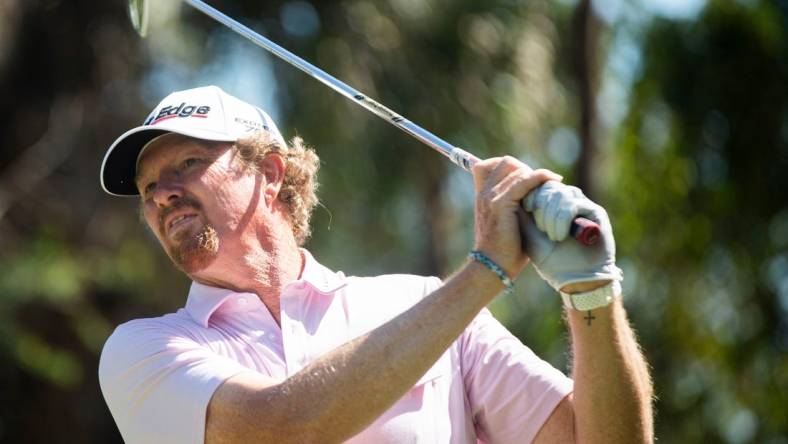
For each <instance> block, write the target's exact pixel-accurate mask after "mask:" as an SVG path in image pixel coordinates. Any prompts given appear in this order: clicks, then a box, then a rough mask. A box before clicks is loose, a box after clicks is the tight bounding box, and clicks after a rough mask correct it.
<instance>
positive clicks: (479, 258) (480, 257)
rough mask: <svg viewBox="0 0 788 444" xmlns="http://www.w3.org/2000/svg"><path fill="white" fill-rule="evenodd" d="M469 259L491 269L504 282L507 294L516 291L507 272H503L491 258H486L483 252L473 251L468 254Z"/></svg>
mask: <svg viewBox="0 0 788 444" xmlns="http://www.w3.org/2000/svg"><path fill="white" fill-rule="evenodd" d="M468 257H469V258H471V259H473V260H475V261H476V262H478V263H480V264H482V265H484V266H485V267H487V268H489V269H490V271H492V272H493V273H495V274H496V275H497V276H498V278H499V279H500V280H501V282H503V285H504V286H505V287H506V289H504V292H505V293H509V292H511V291H512V290H513V289H514V282H513V281H512V279H511V278H509V276H507V275H506V272H505V271H503V268H501V267H499V266H498V264H496V263H495V262H493V261H492V259H490V258H489V257H487V256H485V255H484V253H482V252H481V251H477V250H473V251H471V252H470V254H468Z"/></svg>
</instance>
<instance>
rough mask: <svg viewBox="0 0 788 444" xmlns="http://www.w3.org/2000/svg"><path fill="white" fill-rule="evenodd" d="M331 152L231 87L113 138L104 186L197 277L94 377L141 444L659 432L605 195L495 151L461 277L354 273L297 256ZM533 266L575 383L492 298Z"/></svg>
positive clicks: (108, 353) (126, 336)
mask: <svg viewBox="0 0 788 444" xmlns="http://www.w3.org/2000/svg"><path fill="white" fill-rule="evenodd" d="M317 164H318V162H317V157H316V155H315V154H314V152H312V151H311V150H310V149H307V148H305V147H304V146H303V143H302V142H301V141H300V140H299V139H295V140H294V141H293V143H292V144H290V145H287V144H286V143H285V142H284V140H283V139H282V136H281V135H280V133H279V131H278V130H277V128H276V125H275V124H274V123H273V122H272V121H271V119H270V118H269V117H268V115H267V114H265V113H264V112H263V111H262V110H260V109H258V108H256V107H254V106H252V105H249V104H247V103H244V102H242V101H240V100H239V99H237V98H235V97H232V96H229V95H227V94H226V93H224V92H223V91H221V90H220V89H219V88H216V87H205V88H196V89H192V90H187V91H181V92H176V93H173V94H171V95H169V96H168V97H167V98H165V99H164V100H163V101H162V102H161V103H160V104H159V106H157V107H156V108H155V109H154V111H153V112H152V113H151V115H150V116H149V117H148V119H147V120H146V121H145V124H144V125H143V126H141V127H139V128H135V129H133V130H131V131H129V132H127V133H126V134H124V135H123V136H121V137H120V138H119V139H118V140H117V141H116V142H115V143H114V144H113V145H112V147H110V149H109V151H108V152H107V155H106V157H105V159H104V163H103V165H102V172H101V180H102V185H103V187H104V189H105V190H106V191H108V192H109V193H111V194H115V195H137V194H139V195H140V197H141V200H142V204H141V205H142V214H143V216H144V219H145V221H146V223H147V225H148V226H149V227H150V229H151V231H152V232H153V233H154V234H155V235H156V237H157V238H158V240H159V242H160V243H161V245H162V247H163V248H164V250H165V251H166V252H167V254H168V255H169V256H170V258H171V259H172V261H173V262H174V264H175V265H176V267H178V268H179V269H180V270H181V271H183V272H184V273H186V274H187V275H188V276H189V277H190V278H191V279H192V280H193V284H192V287H191V290H190V292H189V295H188V299H187V301H186V305H185V307H184V308H183V309H180V310H178V311H177V312H176V313H171V314H167V315H164V316H161V317H158V318H151V319H138V320H134V321H131V322H127V323H125V324H123V325H121V326H119V327H118V328H117V329H116V330H115V332H114V333H113V334H112V336H111V337H110V338H109V339H108V340H107V343H106V344H105V347H104V350H103V352H102V356H101V363H100V368H99V378H100V382H101V387H102V391H103V393H104V397H105V399H106V401H107V404H108V406H109V408H110V411H111V412H112V415H113V417H114V418H115V421H116V423H117V424H118V428H119V429H120V432H121V434H122V435H123V438H124V439H125V440H126V442H129V443H149V442H157V443H181V442H183V443H200V442H206V443H211V444H215V443H241V442H275V443H287V442H297V443H336V442H350V443H405V442H425V443H469V442H475V441H477V440H479V441H482V442H495V443H513V442H526V443H527V442H536V443H566V442H584V443H585V442H605V443H611V442H646V441H650V440H651V439H652V418H651V406H650V397H651V385H650V379H649V375H648V370H647V366H646V363H645V361H644V359H643V357H642V355H641V353H640V351H639V348H638V346H637V343H636V341H635V338H634V335H633V333H632V330H631V329H630V327H629V325H628V322H627V320H626V316H625V312H624V309H623V306H622V304H621V302H620V297H619V296H620V292H621V290H620V288H621V287H620V283H619V282H620V280H621V278H622V277H621V272H620V270H619V269H618V268H617V267H616V266H615V258H614V243H613V237H612V230H611V228H610V224H609V222H608V219H607V215H606V213H605V212H604V210H603V209H602V208H601V207H599V206H598V205H596V204H593V203H592V202H590V201H589V200H588V199H586V198H585V197H584V196H583V195H582V193H580V191H579V190H577V189H576V188H573V187H568V186H565V185H562V184H560V177H559V176H557V175H556V174H554V173H551V172H549V171H545V170H536V171H533V170H531V169H530V168H528V167H527V166H526V165H524V164H522V163H520V162H518V161H517V160H515V159H513V158H510V157H506V158H495V159H489V160H485V161H483V162H481V163H479V164H478V165H477V166H476V167H475V168H474V171H473V176H474V182H475V186H476V191H477V199H476V211H475V217H476V241H475V245H474V250H473V252H472V253H471V255H470V256H469V260H468V261H467V262H466V263H465V264H464V265H463V266H462V267H461V268H460V269H459V270H458V271H457V272H455V273H454V274H453V275H452V276H450V277H448V278H446V279H445V280H444V281H443V282H441V281H440V280H439V279H437V278H422V277H417V276H408V275H388V276H379V277H375V278H357V277H345V275H344V274H342V273H341V272H337V273H335V272H333V271H330V270H329V269H327V268H326V267H324V266H322V265H320V264H319V263H318V262H317V261H316V260H315V259H314V258H313V257H312V256H311V254H310V253H309V252H307V251H306V250H304V249H301V248H299V246H300V245H301V244H303V242H304V241H305V240H306V238H307V236H308V233H309V228H308V219H309V214H310V212H311V209H312V207H313V206H314V205H315V203H316V198H315V194H314V191H315V187H316V181H315V173H316V170H317ZM540 186H541V187H540ZM537 188H538V191H534V190H536V189H537ZM532 191H534V192H532ZM526 196H528V197H527V199H526V202H527V205H526V207H527V210H529V211H531V212H532V213H533V215H534V220H535V223H534V222H530V221H529V218H527V217H524V216H525V213H524V210H523V209H522V207H521V204H520V202H521V201H522V199H523V198H525V197H526ZM578 214H582V215H584V216H586V217H588V218H591V219H594V220H596V221H597V222H599V223H600V225H601V226H602V231H603V236H602V240H601V241H600V242H599V244H598V245H596V246H594V247H582V246H580V245H579V244H578V243H577V242H576V241H575V240H573V239H571V238H569V237H568V232H569V225H570V222H571V220H573V219H574V218H575V217H576V215H578ZM521 232H522V233H525V239H524V241H525V244H526V245H527V250H528V252H529V254H530V258H529V256H528V255H526V253H524V252H523V250H522V248H521V245H522V244H523V240H521ZM545 233H546V234H545ZM370 254H374V252H373V251H371V252H370ZM529 259H530V260H532V261H533V262H534V265H535V266H536V267H537V269H538V271H539V273H540V275H541V276H542V277H543V278H545V279H546V280H547V281H548V282H549V283H550V285H552V286H553V287H554V288H556V289H560V290H562V291H563V292H565V293H563V298H564V301H565V303H566V304H567V306H568V308H567V319H568V323H569V325H570V329H571V333H572V356H573V379H574V381H573V380H570V379H568V378H566V377H565V376H564V375H563V374H561V373H560V372H559V371H557V370H555V369H554V368H552V367H551V366H550V365H549V364H547V363H546V362H544V361H542V360H541V359H539V358H538V357H537V356H535V355H534V354H533V353H532V352H531V351H530V350H529V349H528V348H526V347H525V346H524V345H523V344H521V343H520V342H519V341H518V340H517V339H516V338H514V337H513V336H512V335H511V334H510V333H508V332H507V331H506V330H505V329H504V328H503V327H502V326H501V325H500V324H499V323H498V322H497V321H496V320H495V319H493V317H492V316H491V314H490V313H489V311H487V310H486V309H485V308H484V307H485V306H486V305H487V304H488V303H489V302H490V301H491V300H492V299H493V298H494V297H495V296H496V295H497V294H498V293H500V292H501V291H505V290H507V289H510V288H511V285H512V284H511V280H512V279H514V278H516V277H517V276H518V275H519V273H520V272H521V271H522V269H523V268H524V267H525V266H526V265H527V264H528V262H529ZM570 293H571V294H570ZM577 308H579V309H582V311H580V310H576V309H577Z"/></svg>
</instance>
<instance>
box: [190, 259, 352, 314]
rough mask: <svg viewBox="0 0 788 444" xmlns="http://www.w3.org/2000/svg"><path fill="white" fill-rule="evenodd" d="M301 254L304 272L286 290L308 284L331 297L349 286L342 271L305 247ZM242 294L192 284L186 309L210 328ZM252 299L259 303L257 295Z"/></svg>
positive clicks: (195, 283)
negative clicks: (216, 314)
mask: <svg viewBox="0 0 788 444" xmlns="http://www.w3.org/2000/svg"><path fill="white" fill-rule="evenodd" d="M301 254H302V255H303V257H304V269H303V271H302V272H301V278H300V279H298V280H295V281H293V282H290V283H288V284H287V285H285V287H288V286H291V285H293V286H299V285H300V286H302V287H303V286H304V285H308V286H309V287H311V288H312V289H314V290H315V291H316V292H317V293H320V294H323V295H329V294H332V293H334V292H336V291H337V290H339V289H341V288H342V287H344V286H345V285H347V282H346V280H345V275H344V274H343V273H342V272H341V271H340V272H333V271H331V270H330V269H329V268H327V267H325V266H324V265H322V264H320V263H319V262H317V261H316V260H315V258H314V257H313V256H312V254H311V253H309V251H307V250H305V249H303V248H302V249H301ZM241 294H242V293H238V292H235V291H233V290H230V289H227V288H218V287H211V286H209V285H205V284H201V283H199V282H194V281H193V282H192V285H191V288H189V296H188V297H187V298H186V306H185V307H184V308H185V309H186V311H187V312H188V313H189V315H190V316H191V317H192V319H194V320H195V321H196V322H197V323H198V324H200V325H202V326H203V327H205V328H207V327H208V321H209V320H210V319H211V315H213V313H214V312H216V310H218V309H219V307H221V306H222V305H224V304H225V303H226V302H227V301H229V300H230V299H233V296H238V295H241ZM243 294H245V293H243ZM250 296H251V297H252V298H254V299H256V300H258V301H259V298H258V296H257V295H250Z"/></svg>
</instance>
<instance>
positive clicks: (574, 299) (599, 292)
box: [560, 281, 621, 311]
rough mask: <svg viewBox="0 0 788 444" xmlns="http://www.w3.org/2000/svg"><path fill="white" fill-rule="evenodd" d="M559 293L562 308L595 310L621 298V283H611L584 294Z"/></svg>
mask: <svg viewBox="0 0 788 444" xmlns="http://www.w3.org/2000/svg"><path fill="white" fill-rule="evenodd" d="M560 293H561V299H562V300H563V301H564V306H565V307H566V308H570V309H572V310H577V311H589V310H593V309H595V308H600V307H606V306H608V305H610V303H611V302H613V301H614V300H615V299H617V298H619V297H621V283H620V282H619V281H612V282H611V283H609V284H607V285H605V286H602V287H599V288H597V289H595V290H591V291H587V292H585V293H574V294H569V293H564V292H563V291H562V292H560Z"/></svg>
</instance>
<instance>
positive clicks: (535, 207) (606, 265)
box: [524, 182, 654, 443]
mask: <svg viewBox="0 0 788 444" xmlns="http://www.w3.org/2000/svg"><path fill="white" fill-rule="evenodd" d="M526 208H527V209H528V210H529V211H532V212H533V214H534V219H535V222H534V223H533V224H531V225H529V226H528V227H526V229H525V230H524V231H525V233H526V243H527V250H528V251H529V254H530V256H531V258H532V260H533V264H534V266H535V267H536V269H537V271H538V272H539V274H540V275H541V276H542V277H543V278H544V279H545V280H546V281H547V282H548V283H549V284H550V285H551V286H552V287H553V288H555V289H556V290H559V291H562V292H563V296H562V299H563V300H564V304H565V306H566V308H565V310H566V317H567V320H568V324H569V328H570V330H571V337H572V364H571V365H572V378H573V379H574V384H575V386H574V393H573V394H572V395H571V396H570V397H568V398H567V399H566V400H564V402H563V403H562V404H561V405H559V407H558V408H557V409H556V411H555V413H554V414H553V416H552V417H551V418H550V419H549V420H548V421H547V423H546V424H545V425H544V427H543V429H542V430H541V431H540V433H539V435H538V436H537V438H536V440H535V442H536V443H552V442H556V443H557V442H566V441H565V440H564V441H561V440H557V439H556V437H558V436H562V434H563V433H565V432H566V429H568V428H571V429H572V433H571V434H572V435H574V438H575V441H576V442H582V443H620V442H626V443H646V442H652V441H653V439H654V437H653V413H652V406H651V397H652V385H651V379H650V376H649V372H648V365H647V364H646V360H645V359H644V357H643V354H642V352H641V350H640V347H639V346H638V344H637V340H636V339H635V335H634V332H633V331H632V328H631V327H630V325H629V321H628V320H627V316H626V311H625V309H624V306H623V304H622V303H621V286H620V281H621V279H622V278H623V276H622V273H621V271H620V270H619V269H618V267H616V265H615V243H614V240H613V232H612V227H611V225H610V222H609V220H608V216H607V213H606V212H605V210H604V209H603V208H602V207H600V206H599V205H597V204H595V203H593V202H591V201H590V200H589V199H588V198H586V197H585V196H584V195H583V194H582V192H580V190H578V189H577V188H574V187H569V186H566V185H563V184H559V183H556V182H550V183H548V184H546V186H544V187H542V188H540V189H539V191H538V192H536V193H533V194H532V195H530V196H529V197H528V199H527V200H526ZM578 215H581V216H584V217H587V218H590V219H592V220H595V221H596V222H598V223H599V224H600V226H601V227H602V240H601V241H600V242H599V243H598V244H597V245H595V246H594V247H592V248H588V247H582V246H579V244H577V243H576V242H575V241H574V240H573V239H571V238H569V237H568V234H569V223H570V221H571V220H573V219H574V218H575V217H576V216H578ZM563 436H565V435H563Z"/></svg>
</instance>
